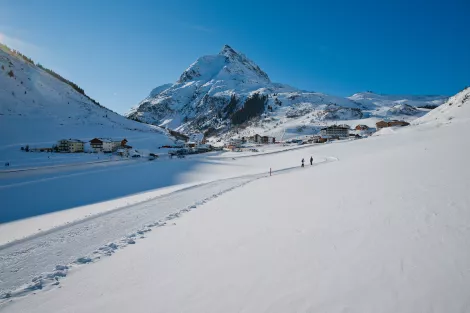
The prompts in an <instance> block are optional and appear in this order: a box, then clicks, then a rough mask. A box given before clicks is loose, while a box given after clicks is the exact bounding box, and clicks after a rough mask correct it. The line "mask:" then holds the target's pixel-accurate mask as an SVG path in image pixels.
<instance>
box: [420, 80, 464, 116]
mask: <svg viewBox="0 0 470 313" xmlns="http://www.w3.org/2000/svg"><path fill="white" fill-rule="evenodd" d="M469 119H470V87H467V88H465V89H464V90H462V91H461V92H459V93H458V94H456V95H455V96H453V97H450V98H449V100H447V102H446V103H444V104H443V105H441V106H440V107H438V108H436V109H434V110H432V111H431V112H429V114H427V115H425V116H423V117H421V118H419V119H417V120H415V121H414V123H413V124H416V125H420V124H448V123H451V122H467V123H468V120H469Z"/></svg>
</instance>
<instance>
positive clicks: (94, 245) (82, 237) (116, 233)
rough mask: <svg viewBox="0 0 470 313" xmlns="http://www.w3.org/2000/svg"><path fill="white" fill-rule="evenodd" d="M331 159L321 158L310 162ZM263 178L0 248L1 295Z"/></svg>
mask: <svg viewBox="0 0 470 313" xmlns="http://www.w3.org/2000/svg"><path fill="white" fill-rule="evenodd" d="M336 160H337V159H335V158H333V157H330V158H325V159H324V161H323V162H320V163H316V164H314V165H317V164H322V163H327V162H332V161H336ZM292 170H300V166H298V167H289V168H284V169H279V170H275V171H273V172H272V173H273V175H276V174H281V173H286V172H289V171H292ZM302 170H305V169H302ZM267 176H269V172H266V173H263V174H254V175H245V176H240V177H235V178H229V179H222V180H217V181H213V182H210V183H204V184H200V185H196V186H193V187H189V188H186V189H183V190H180V191H176V192H173V193H171V194H168V195H164V196H160V197H157V198H155V199H152V200H149V201H145V202H142V203H139V204H135V205H131V206H126V207H124V208H121V209H117V210H114V211H108V212H104V213H102V214H99V215H94V216H92V217H89V218H86V219H83V220H80V221H77V222H75V223H70V224H67V225H64V226H62V227H58V228H54V229H52V230H49V231H45V232H43V233H39V234H37V235H34V236H31V237H27V238H25V239H21V240H17V241H14V242H11V243H8V244H5V245H3V246H0V277H1V280H0V299H6V298H10V297H15V296H22V295H25V294H27V293H29V292H32V291H34V290H37V289H42V288H44V287H47V286H48V285H58V284H59V281H58V278H59V277H64V276H66V275H67V270H68V269H69V268H70V266H74V265H80V264H84V263H89V262H93V261H94V260H97V259H99V258H100V257H102V256H105V255H111V254H112V253H113V252H114V251H115V250H116V249H118V248H122V247H124V246H126V245H128V244H134V243H135V241H136V240H138V239H140V238H144V237H145V236H144V235H145V233H146V232H148V231H151V229H152V228H153V227H158V226H163V225H165V224H166V222H167V221H169V220H172V219H174V218H177V217H179V215H180V214H182V213H184V212H187V211H190V210H191V209H194V208H196V207H197V206H198V205H201V204H203V203H205V202H207V201H209V200H211V199H213V198H216V197H218V196H219V195H221V194H223V193H225V192H227V191H230V190H232V189H234V188H237V187H240V186H243V185H245V184H247V183H249V182H252V181H254V180H257V179H259V178H263V177H267Z"/></svg>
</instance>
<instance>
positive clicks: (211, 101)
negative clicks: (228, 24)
mask: <svg viewBox="0 0 470 313" xmlns="http://www.w3.org/2000/svg"><path fill="white" fill-rule="evenodd" d="M254 94H259V95H264V96H265V98H263V99H262V102H264V103H261V108H260V109H259V110H257V109H254V108H253V106H254V105H253V103H252V102H247V100H248V99H249V98H251V97H253V95H254ZM445 99H446V97H444V96H386V95H377V94H373V93H358V94H355V95H353V96H351V97H349V98H343V97H336V96H331V95H326V94H322V93H318V92H308V91H302V90H299V89H296V88H294V87H291V86H288V85H284V84H278V83H273V82H271V81H270V79H269V77H268V75H267V74H266V73H265V72H263V71H262V70H261V69H260V68H259V66H258V65H256V64H255V63H254V62H253V61H251V60H250V59H248V58H247V57H246V56H245V55H243V54H242V53H240V52H237V51H235V50H234V49H232V48H231V47H229V46H227V45H226V46H224V47H223V49H222V51H220V53H219V54H217V55H208V56H203V57H201V58H199V59H198V60H197V61H196V62H194V63H193V64H191V66H190V67H189V68H188V69H187V70H186V71H184V72H183V74H182V75H181V77H180V78H179V80H178V81H177V82H176V83H175V84H173V85H171V86H169V85H168V84H167V85H163V86H161V87H157V88H155V89H154V90H152V92H151V93H150V95H149V96H148V97H147V98H146V99H144V100H143V101H142V102H141V103H140V104H139V105H138V106H136V107H134V108H133V109H131V111H130V112H129V114H128V117H129V118H132V119H136V120H143V121H145V122H148V123H152V124H155V125H161V126H167V127H169V128H172V129H177V130H179V131H182V132H186V133H190V132H191V131H194V130H197V131H206V130H210V133H212V134H218V135H221V134H222V135H225V136H228V137H230V136H232V135H234V133H239V132H240V128H239V127H233V126H238V125H239V124H243V129H245V130H246V131H247V133H253V132H260V133H262V134H268V135H269V134H272V133H283V132H286V131H287V132H288V131H289V129H290V128H292V127H293V128H299V127H305V126H306V125H307V126H311V127H313V128H315V127H317V126H320V125H322V124H324V121H340V120H358V119H363V118H369V117H376V118H377V119H381V118H391V117H392V118H405V119H408V120H409V119H413V118H415V117H417V116H422V115H423V114H425V113H426V112H427V111H428V110H424V109H415V107H422V106H429V105H439V104H441V103H443V102H444V101H445ZM247 106H248V107H250V106H251V107H250V108H249V109H248V110H246V107H247ZM242 108H245V112H244V114H245V115H246V116H247V117H248V118H246V119H245V118H242V122H240V119H238V118H237V119H235V118H234V115H236V114H238V115H243V114H240V112H242V111H241V109H242ZM246 111H253V112H250V113H246ZM247 120H248V121H247ZM374 122H375V120H373V121H372V124H373V123H374ZM286 124H290V125H291V126H289V127H287V128H286V127H285V126H284V125H286ZM317 128H318V127H317ZM315 129H316V128H315ZM278 139H281V138H278Z"/></svg>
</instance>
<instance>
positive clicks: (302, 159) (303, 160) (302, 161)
mask: <svg viewBox="0 0 470 313" xmlns="http://www.w3.org/2000/svg"><path fill="white" fill-rule="evenodd" d="M304 162H305V161H304V159H303V158H302V167H304Z"/></svg>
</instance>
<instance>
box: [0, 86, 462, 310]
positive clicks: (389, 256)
mask: <svg viewBox="0 0 470 313" xmlns="http://www.w3.org/2000/svg"><path fill="white" fill-rule="evenodd" d="M468 94H469V90H468V89H467V90H465V91H463V92H462V93H460V94H458V95H456V96H455V97H453V98H451V99H450V100H449V103H450V101H452V105H449V103H447V106H446V105H444V106H443V107H441V108H438V109H436V110H433V111H432V112H431V113H430V114H429V115H428V116H425V117H423V118H421V119H420V120H417V121H416V123H415V124H414V125H412V126H409V127H404V128H397V129H394V132H392V133H390V134H389V135H387V136H374V137H370V138H367V139H363V140H355V141H345V142H337V143H334V144H324V145H313V146H307V147H301V148H299V149H295V150H290V151H284V152H276V153H274V151H272V152H271V153H264V154H261V153H258V154H257V153H253V154H252V155H244V156H243V157H239V158H237V157H235V158H233V157H224V155H223V154H222V155H212V156H211V157H207V158H205V160H206V161H203V160H201V162H200V163H199V164H196V165H195V166H194V167H193V168H191V169H190V170H186V171H184V173H185V175H183V177H184V181H185V182H189V181H191V180H192V181H196V180H200V179H206V180H208V181H212V182H209V183H202V184H199V185H198V186H192V187H190V188H189V189H185V190H180V191H177V192H175V193H170V194H167V195H163V196H162V197H160V198H159V197H157V198H155V199H149V201H148V202H143V203H136V204H133V205H131V206H128V207H124V208H121V209H119V210H112V211H109V212H108V213H106V214H100V215H97V216H92V217H90V218H89V219H85V220H81V221H78V222H76V223H72V224H71V225H70V226H64V227H62V228H59V229H55V230H51V231H50V232H46V233H45V234H42V235H36V236H32V237H29V238H25V239H23V240H20V241H15V242H12V243H10V244H7V245H3V246H0V258H1V259H2V263H1V264H2V267H1V269H0V270H1V275H0V277H2V279H1V284H2V286H15V285H17V281H16V280H18V281H27V280H28V279H29V283H28V285H26V288H24V287H23V288H19V289H16V290H14V291H13V292H11V293H9V294H8V295H9V296H10V298H4V299H3V300H2V304H1V306H0V309H1V310H2V311H5V312H32V311H34V312H104V313H106V312H113V313H115V312H129V311H139V312H140V311H151V312H154V311H156V312H410V313H411V312H413V313H415V312H467V311H469V310H470V301H469V298H468V293H469V290H470V268H469V264H470V250H469V249H468V245H469V238H470V228H469V227H468V225H469V224H470V211H469V204H470V194H469V193H468V190H470V168H469V167H468V166H467V155H468V153H469V152H470V145H469V142H468V140H462V136H465V134H466V133H468V132H469V131H470V124H469V123H468V118H469V117H470V101H469V96H468ZM449 117H452V119H450V120H449ZM232 155H233V153H232ZM311 155H313V156H314V160H315V165H314V166H310V164H309V163H308V158H309V157H310V156H311ZM301 158H305V159H306V161H307V165H306V167H305V168H301V167H300V166H299V165H300V159H301ZM171 162H172V161H170V160H168V162H166V163H164V165H166V166H168V165H169V164H171ZM175 162H179V163H175V164H183V162H190V160H175ZM162 163H163V162H162ZM142 164H143V163H142ZM268 167H272V169H273V170H275V172H274V173H273V175H272V176H269V174H267V171H266V169H267V168H268ZM147 170H148V168H147ZM276 170H279V171H276ZM201 175H202V176H201ZM92 181H93V180H92ZM128 181H135V179H133V178H128ZM18 188H21V186H18ZM104 189H106V188H101V190H104ZM20 190H21V189H19V191H20ZM195 209H197V210H195ZM183 213H184V214H183ZM165 225H166V226H165ZM161 226H164V227H161ZM137 227H140V228H137ZM149 230H152V231H149ZM141 237H143V238H141ZM144 238H145V239H144ZM141 239H143V240H141ZM73 247H76V249H75V251H76V254H72V255H70V254H69V252H70V251H72V250H74V249H73ZM86 247H89V248H91V250H94V249H95V251H96V252H95V253H93V251H89V252H88V253H89V254H87V248H86ZM124 247H126V248H125V249H123V248H124ZM108 255H109V256H110V255H113V257H109V258H108V257H107V256H108ZM61 258H62V259H61ZM59 259H61V260H62V261H63V262H61V263H49V262H53V261H57V262H58V261H59ZM51 260H52V261H51ZM67 262H68V263H67ZM88 263H91V264H89V265H84V264H88ZM45 267H47V269H46V270H45V272H44V273H43V274H41V273H37V274H36V277H31V276H30V275H32V273H35V272H37V271H41V270H44V269H43V268H45ZM64 276H66V277H65V278H64ZM25 277H26V278H28V279H26V278H25ZM11 279H15V281H13V282H12V281H11ZM40 289H44V290H47V292H45V291H44V290H40ZM4 291H5V290H4ZM32 293H35V295H34V296H33V295H32ZM21 296H24V297H21Z"/></svg>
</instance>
